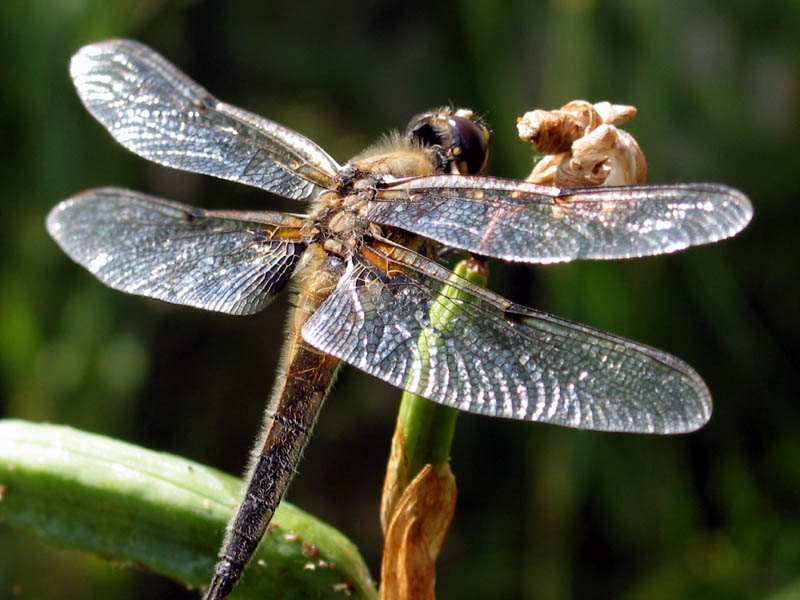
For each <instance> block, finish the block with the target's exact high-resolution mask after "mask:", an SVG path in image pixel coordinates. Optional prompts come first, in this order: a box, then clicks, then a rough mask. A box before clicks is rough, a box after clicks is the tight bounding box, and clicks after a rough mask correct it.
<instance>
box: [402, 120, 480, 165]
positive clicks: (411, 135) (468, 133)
mask: <svg viewBox="0 0 800 600" xmlns="http://www.w3.org/2000/svg"><path fill="white" fill-rule="evenodd" d="M489 135H490V133H489V128H488V127H487V126H486V123H485V122H484V121H483V119H481V118H480V117H479V116H477V115H475V114H474V113H473V112H472V111H471V110H469V109H467V108H455V107H444V108H439V109H436V110H432V111H429V112H425V113H421V114H419V115H417V116H415V117H414V118H412V119H411V121H410V122H409V124H408V127H407V128H406V136H407V138H408V139H409V140H411V141H413V142H417V143H419V144H420V145H422V146H424V147H427V148H431V149H433V151H434V152H435V153H436V154H437V156H438V157H439V159H440V160H438V161H437V162H439V163H441V171H442V172H444V173H452V174H455V175H458V174H461V175H475V174H478V173H480V172H481V171H482V170H483V167H484V166H485V165H486V159H487V158H488V157H489Z"/></svg>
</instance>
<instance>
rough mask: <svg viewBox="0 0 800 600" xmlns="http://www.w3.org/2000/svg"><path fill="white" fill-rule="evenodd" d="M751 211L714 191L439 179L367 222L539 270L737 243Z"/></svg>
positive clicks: (393, 199) (374, 211) (409, 183)
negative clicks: (721, 242)
mask: <svg viewBox="0 0 800 600" xmlns="http://www.w3.org/2000/svg"><path fill="white" fill-rule="evenodd" d="M752 214H753V209H752V205H751V204H750V201H749V200H748V199H747V197H746V196H745V195H744V194H742V193H741V192H739V191H737V190H734V189H732V188H729V187H726V186H723V185H717V184H708V183H685V184H671V185H642V186H620V187H591V188H572V189H568V188H554V187H548V186H541V185H537V184H533V183H528V182H523V181H515V180H512V179H501V178H497V177H469V176H463V175H460V176H452V175H432V176H427V177H418V178H413V179H406V180H399V181H397V182H393V183H389V184H385V185H384V186H382V187H381V188H379V189H378V191H377V201H376V202H374V203H373V204H372V206H371V208H370V211H369V214H368V215H367V217H368V218H369V219H370V220H372V221H375V222H376V223H380V224H382V225H390V226H393V227H399V228H401V229H406V230H408V231H411V232H412V233H416V234H419V235H423V236H425V237H428V238H430V239H433V240H436V241H438V242H441V243H443V244H446V245H448V246H452V247H455V248H460V249H462V250H467V251H469V252H473V253H475V254H478V255H483V256H491V257H496V258H502V259H504V260H510V261H519V262H534V263H552V262H565V261H570V260H574V259H578V258H581V259H615V258H631V257H636V256H650V255H654V254H665V253H669V252H675V251H676V250H681V249H683V248H686V247H688V246H694V245H698V244H707V243H710V242H715V241H717V240H721V239H723V238H726V237H729V236H732V235H734V234H735V233H737V232H738V231H740V230H741V229H742V228H744V226H745V225H747V223H748V222H749V221H750V218H751V217H752Z"/></svg>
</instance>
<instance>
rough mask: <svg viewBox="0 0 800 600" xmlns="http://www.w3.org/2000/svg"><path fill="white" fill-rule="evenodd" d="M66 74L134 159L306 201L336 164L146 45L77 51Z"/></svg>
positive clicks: (328, 180) (112, 44)
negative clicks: (211, 90) (219, 96)
mask: <svg viewBox="0 0 800 600" xmlns="http://www.w3.org/2000/svg"><path fill="white" fill-rule="evenodd" d="M70 75H71V76H72V80H73V81H74V83H75V87H76V89H77V91H78V95H79V96H80V98H81V100H82V101H83V103H84V104H85V105H86V108H87V109H88V110H89V112H90V113H91V114H92V115H93V116H94V117H95V118H96V119H97V120H98V121H100V123H102V124H103V126H104V127H105V128H106V129H108V131H109V132H110V133H111V135H113V136H114V138H115V139H116V140H117V141H118V142H120V143H121V144H122V145H123V146H125V147H126V148H128V149H129V150H131V151H133V152H135V153H136V154H138V155H139V156H142V157H144V158H147V159H149V160H152V161H154V162H157V163H159V164H162V165H166V166H169V167H174V168H176V169H183V170H185V171H193V172H195V173H203V174H205V175H214V176H216V177H221V178H223V179H230V180H231V181H237V182H239V183H245V184H247V185H252V186H255V187H259V188H262V189H264V190H267V191H269V192H272V193H275V194H279V195H281V196H285V197H287V198H294V199H298V200H302V199H306V198H309V197H310V196H312V195H313V194H315V193H316V191H317V190H318V189H320V187H323V188H324V187H327V186H329V185H331V184H332V181H333V178H334V177H335V176H336V174H337V173H338V171H339V169H340V167H339V165H337V164H336V161H334V160H333V159H332V158H331V157H330V156H329V155H328V154H327V153H326V152H325V151H324V150H322V149H321V148H320V147H319V146H317V145H316V144H315V143H314V142H312V141H311V140H309V139H308V138H306V137H304V136H302V135H300V134H299V133H296V132H294V131H292V130H291V129H288V128H286V127H283V126H282V125H279V124H278V123H274V122H272V121H269V120H267V119H264V118H263V117H259V116H258V115H255V114H252V113H249V112H247V111H244V110H242V109H240V108H236V107H235V106H231V105H229V104H225V103H224V102H220V101H219V100H217V99H216V98H214V97H213V96H212V95H211V94H209V93H208V92H207V91H206V90H205V89H203V88H202V87H201V86H200V85H198V84H197V83H195V82H194V81H192V80H191V79H189V77H187V76H186V75H185V74H184V73H182V72H181V71H179V70H178V69H177V68H176V67H175V66H174V65H172V64H171V63H170V62H168V61H167V60H166V59H164V58H163V57H162V56H161V55H159V54H157V53H156V52H154V51H153V50H151V49H150V48H148V47H147V46H144V45H142V44H140V43H138V42H134V41H130V40H109V41H106V42H100V43H98V44H91V45H89V46H84V47H83V48H81V49H80V50H79V51H78V52H77V53H76V54H75V55H74V56H73V57H72V61H71V63H70Z"/></svg>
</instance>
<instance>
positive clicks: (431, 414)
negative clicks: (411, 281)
mask: <svg viewBox="0 0 800 600" xmlns="http://www.w3.org/2000/svg"><path fill="white" fill-rule="evenodd" d="M453 272H454V274H455V275H453V276H451V278H450V281H451V282H457V281H459V280H460V279H467V280H468V281H471V282H472V283H475V284H477V285H481V286H485V285H486V281H487V278H488V273H487V271H486V268H485V265H484V264H483V263H482V262H481V261H478V260H477V259H474V258H469V259H466V260H462V261H461V262H459V263H458V264H457V265H456V267H455V269H453ZM439 296H440V299H441V300H437V301H436V302H435V303H434V305H433V306H432V307H431V322H432V323H433V324H434V325H435V326H436V327H437V328H438V329H440V330H446V329H447V324H448V322H449V320H450V319H451V318H452V317H453V316H454V315H456V314H457V310H458V304H457V303H454V302H451V301H449V300H450V299H458V300H462V301H465V302H469V301H470V300H471V296H468V295H466V294H463V293H462V292H459V291H458V290H457V289H456V288H454V287H452V286H451V285H445V286H444V287H443V288H442V290H441V292H440V293H439ZM427 344H428V342H427V341H426V339H425V337H424V336H420V339H419V342H418V347H419V349H420V354H421V355H422V356H425V355H426V354H427V352H428V349H427ZM457 416H458V410H456V409H454V408H450V407H448V406H442V405H441V404H436V403H434V402H431V401H429V400H426V399H425V398H421V397H419V396H417V395H415V394H412V393H410V392H404V393H403V398H402V401H401V404H400V410H399V412H398V416H397V418H398V424H399V427H401V428H402V429H401V430H402V433H403V435H404V439H405V448H406V459H407V464H408V469H409V472H408V480H409V481H411V480H413V479H414V477H415V476H416V474H417V473H419V471H420V470H421V469H422V468H423V467H424V466H425V465H426V464H432V465H438V464H441V463H443V462H446V461H447V460H449V458H450V446H451V445H452V442H453V435H454V433H455V424H456V417H457Z"/></svg>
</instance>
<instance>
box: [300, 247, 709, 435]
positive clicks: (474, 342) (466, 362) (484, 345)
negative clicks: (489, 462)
mask: <svg viewBox="0 0 800 600" xmlns="http://www.w3.org/2000/svg"><path fill="white" fill-rule="evenodd" d="M383 260H385V262H386V265H387V269H388V271H387V269H382V268H378V267H376V266H375V264H374V263H375V262H376V261H374V260H373V261H371V262H367V261H365V260H363V259H360V260H359V261H357V262H356V263H354V264H353V265H351V267H350V268H349V270H348V273H347V274H346V275H345V276H343V277H342V280H341V281H340V282H339V285H338V287H337V289H336V290H335V291H334V293H333V294H332V295H331V296H329V297H328V298H327V299H326V300H325V302H324V303H323V304H322V306H321V307H320V308H319V309H318V311H317V312H316V313H314V315H313V316H312V317H311V318H310V319H309V320H308V321H307V322H306V324H305V326H304V327H303V329H302V335H303V337H304V338H305V339H306V340H307V341H308V342H309V343H311V344H312V345H313V346H315V347H317V348H318V349H320V350H322V351H323V352H327V353H329V354H332V355H334V356H336V357H338V358H340V359H342V360H344V361H346V362H348V363H350V364H352V365H354V366H356V367H358V368H360V369H362V370H364V371H366V372H367V373H370V374H372V375H375V376H376V377H379V378H381V379H383V380H384V381H387V382H389V383H391V384H393V385H396V386H398V387H401V388H404V389H406V390H409V391H411V392H414V393H415V394H418V395H420V396H423V397H425V398H428V399H430V400H433V401H434V402H438V403H440V404H444V405H447V406H452V407H454V408H458V409H460V410H463V411H467V412H472V413H477V414H482V415H489V416H501V417H506V418H514V419H521V420H527V421H543V422H548V423H554V424H558V425H565V426H569V427H577V428H582V429H594V430H603V431H627V432H648V433H656V432H657V433H678V432H686V431H692V430H694V429H697V428H698V427H700V426H702V425H703V424H704V423H705V422H706V421H707V420H708V419H709V417H710V414H711V397H710V395H709V392H708V389H707V388H706V385H705V384H704V383H703V381H702V380H701V379H700V377H699V376H698V375H697V373H695V372H694V371H693V370H692V369H691V367H689V366H688V365H686V364H685V363H683V362H681V361H680V360H679V359H677V358H675V357H673V356H670V355H668V354H666V353H664V352H661V351H659V350H656V349H654V348H649V347H647V346H643V345H641V344H637V343H635V342H632V341H629V340H626V339H623V338H620V337H617V336H614V335H611V334H609V333H604V332H602V331H598V330H595V329H592V328H589V327H585V326H582V325H578V324H576V323H572V322H570V321H566V320H564V319H559V318H557V317H553V316H551V315H548V314H545V313H542V312H538V311H534V310H531V309H527V308H524V307H521V306H518V305H514V304H512V303H510V302H509V301H507V300H505V299H503V298H501V297H500V296H497V295H496V294H493V293H491V292H489V291H487V290H485V289H482V288H480V287H477V286H474V285H473V284H471V283H469V282H467V281H465V280H463V279H459V280H458V282H457V283H456V284H455V285H453V284H452V279H451V280H450V281H451V284H450V285H452V286H453V287H450V288H448V289H449V290H450V291H449V292H447V297H444V296H442V295H440V291H441V290H442V289H443V286H444V283H445V281H446V280H447V278H448V277H449V276H452V274H451V272H450V271H448V270H447V269H444V268H443V267H441V266H440V265H438V264H436V263H434V262H432V261H429V260H427V259H425V258H423V257H421V256H418V255H414V254H411V253H410V252H408V251H404V250H395V251H393V252H392V255H391V256H389V255H385V256H384V258H383ZM389 273H390V274H389ZM453 290H455V293H453ZM434 306H437V309H436V311H435V312H434V316H432V312H431V309H432V308H433V307H434ZM443 313H444V314H446V315H447V317H446V318H444V319H442V318H441V314H443ZM436 315H439V316H436ZM421 337H422V343H420V338H421Z"/></svg>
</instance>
